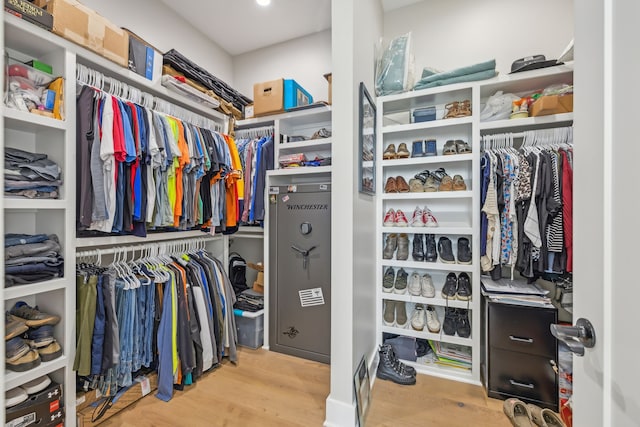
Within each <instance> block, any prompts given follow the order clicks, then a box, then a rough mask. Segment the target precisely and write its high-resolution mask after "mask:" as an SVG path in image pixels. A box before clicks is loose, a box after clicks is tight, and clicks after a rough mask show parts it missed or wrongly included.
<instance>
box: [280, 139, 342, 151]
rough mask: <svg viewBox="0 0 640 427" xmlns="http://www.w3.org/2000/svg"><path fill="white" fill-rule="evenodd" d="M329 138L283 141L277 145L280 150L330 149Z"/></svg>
mask: <svg viewBox="0 0 640 427" xmlns="http://www.w3.org/2000/svg"><path fill="white" fill-rule="evenodd" d="M331 142H332V141H331V138H323V139H309V140H306V141H298V142H283V143H282V144H280V145H279V146H278V148H279V149H280V151H293V150H298V151H318V150H331Z"/></svg>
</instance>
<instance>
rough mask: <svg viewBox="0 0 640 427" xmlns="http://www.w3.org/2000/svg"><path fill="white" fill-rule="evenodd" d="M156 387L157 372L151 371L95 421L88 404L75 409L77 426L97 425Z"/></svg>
mask: <svg viewBox="0 0 640 427" xmlns="http://www.w3.org/2000/svg"><path fill="white" fill-rule="evenodd" d="M157 388H158V374H156V373H152V374H149V375H147V378H146V381H144V382H134V383H133V385H132V386H131V388H129V389H128V390H127V391H125V392H124V393H123V394H122V396H120V397H119V398H118V400H117V401H116V403H114V404H113V406H111V407H110V408H109V409H107V410H106V411H105V413H104V415H103V416H102V417H101V418H100V419H99V420H96V421H95V422H92V421H91V417H92V416H93V412H94V410H95V408H94V407H92V406H89V407H85V408H84V409H81V410H79V411H76V414H77V423H76V425H77V426H78V427H89V426H97V425H98V424H100V423H102V422H103V421H105V420H107V419H109V418H111V417H112V416H113V415H115V414H117V413H118V412H120V411H122V410H123V409H124V408H126V407H127V406H129V405H131V404H132V403H134V402H136V401H137V400H140V399H142V398H143V397H144V396H146V395H147V394H149V393H151V392H152V391H154V390H155V389H157Z"/></svg>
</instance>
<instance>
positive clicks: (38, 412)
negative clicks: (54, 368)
mask: <svg viewBox="0 0 640 427" xmlns="http://www.w3.org/2000/svg"><path fill="white" fill-rule="evenodd" d="M62 406H63V400H62V386H61V385H60V384H57V383H51V385H50V386H49V387H48V388H47V389H46V390H44V391H41V392H40V393H36V394H32V395H30V396H29V399H27V400H26V401H24V402H22V403H20V404H19V405H16V406H13V407H11V408H7V412H6V417H5V419H6V423H5V426H6V427H17V426H20V427H26V426H29V425H38V426H40V427H53V426H58V425H60V424H61V423H63V422H64V408H63V407H62Z"/></svg>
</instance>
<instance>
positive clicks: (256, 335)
mask: <svg viewBox="0 0 640 427" xmlns="http://www.w3.org/2000/svg"><path fill="white" fill-rule="evenodd" d="M233 314H235V316H236V329H237V331H238V344H239V345H241V346H243V347H250V348H258V347H262V344H263V343H264V310H260V311H256V312H255V313H252V312H250V311H242V310H233Z"/></svg>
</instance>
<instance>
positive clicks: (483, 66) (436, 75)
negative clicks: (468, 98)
mask: <svg viewBox="0 0 640 427" xmlns="http://www.w3.org/2000/svg"><path fill="white" fill-rule="evenodd" d="M497 74H498V73H497V72H496V60H495V59H491V60H489V61H485V62H480V63H478V64H473V65H469V66H466V67H461V68H456V69H455V70H451V71H444V72H435V71H433V70H432V69H429V68H425V69H424V70H422V78H421V79H420V80H419V81H418V82H417V83H416V85H415V86H414V87H413V89H414V90H420V89H427V88H430V87H437V86H446V85H450V84H454V83H464V82H473V81H477V80H486V79H490V78H492V77H495V76H496V75H497Z"/></svg>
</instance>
